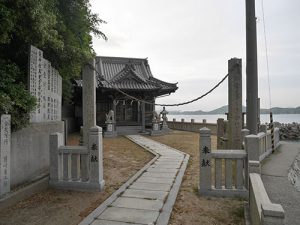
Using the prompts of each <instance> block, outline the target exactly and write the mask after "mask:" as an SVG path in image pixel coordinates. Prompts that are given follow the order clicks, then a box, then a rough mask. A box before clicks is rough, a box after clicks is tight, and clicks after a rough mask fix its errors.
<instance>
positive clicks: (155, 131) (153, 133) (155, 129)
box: [150, 121, 161, 136]
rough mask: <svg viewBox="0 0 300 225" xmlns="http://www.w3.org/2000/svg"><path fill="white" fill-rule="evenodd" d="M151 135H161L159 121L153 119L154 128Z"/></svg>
mask: <svg viewBox="0 0 300 225" xmlns="http://www.w3.org/2000/svg"><path fill="white" fill-rule="evenodd" d="M150 135H151V136H157V135H161V130H160V127H159V122H157V121H153V122H152V130H151V132H150Z"/></svg>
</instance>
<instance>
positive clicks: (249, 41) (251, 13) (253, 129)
mask: <svg viewBox="0 0 300 225" xmlns="http://www.w3.org/2000/svg"><path fill="white" fill-rule="evenodd" d="M246 76H247V77H246V84H247V85H246V86H247V94H246V95H247V96H246V97H247V117H246V118H247V128H248V130H249V131H250V134H257V113H258V109H257V99H258V79H257V39H256V17H255V0H246Z"/></svg>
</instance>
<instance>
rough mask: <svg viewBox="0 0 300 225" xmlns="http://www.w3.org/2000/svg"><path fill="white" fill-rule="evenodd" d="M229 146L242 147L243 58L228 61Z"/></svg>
mask: <svg viewBox="0 0 300 225" xmlns="http://www.w3.org/2000/svg"><path fill="white" fill-rule="evenodd" d="M228 74H229V77H228V148H229V149H241V147H242V137H241V130H242V123H243V119H242V60H241V59H237V58H233V59H230V60H229V61H228Z"/></svg>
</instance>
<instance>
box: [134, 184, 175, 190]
mask: <svg viewBox="0 0 300 225" xmlns="http://www.w3.org/2000/svg"><path fill="white" fill-rule="evenodd" d="M171 186H172V185H171V184H154V183H142V182H135V183H133V184H132V185H130V186H129V189H139V190H150V191H170V189H171Z"/></svg>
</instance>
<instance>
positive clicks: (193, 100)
mask: <svg viewBox="0 0 300 225" xmlns="http://www.w3.org/2000/svg"><path fill="white" fill-rule="evenodd" d="M88 65H89V67H90V68H91V69H93V70H94V71H95V72H96V73H97V74H98V75H99V78H100V79H102V80H104V81H105V82H106V83H107V84H108V85H109V86H110V87H112V88H113V89H115V90H116V91H118V92H119V93H121V94H123V95H125V96H126V97H128V98H130V99H132V100H135V101H138V102H142V103H145V104H149V105H156V106H168V107H171V106H182V105H187V104H190V103H192V102H196V101H198V100H200V99H202V98H204V97H205V96H207V95H208V94H210V93H211V92H213V91H214V90H215V89H216V88H217V87H218V86H220V84H222V83H223V82H224V81H225V80H226V78H227V77H228V75H229V74H226V75H225V76H224V77H223V79H222V80H221V81H220V82H219V83H217V84H216V85H215V86H214V87H213V88H211V89H210V90H209V91H208V92H206V93H205V94H203V95H201V96H199V97H197V98H194V99H192V100H190V101H186V102H182V103H176V104H158V103H154V102H149V101H146V100H142V99H138V98H136V97H134V96H131V95H129V94H127V93H126V92H124V91H122V90H121V89H120V88H118V87H115V86H114V85H113V84H112V83H110V82H109V81H108V80H106V79H105V78H104V76H103V75H101V74H100V73H99V72H98V71H97V70H96V68H95V67H94V66H93V65H91V64H88ZM98 81H99V79H98Z"/></svg>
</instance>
